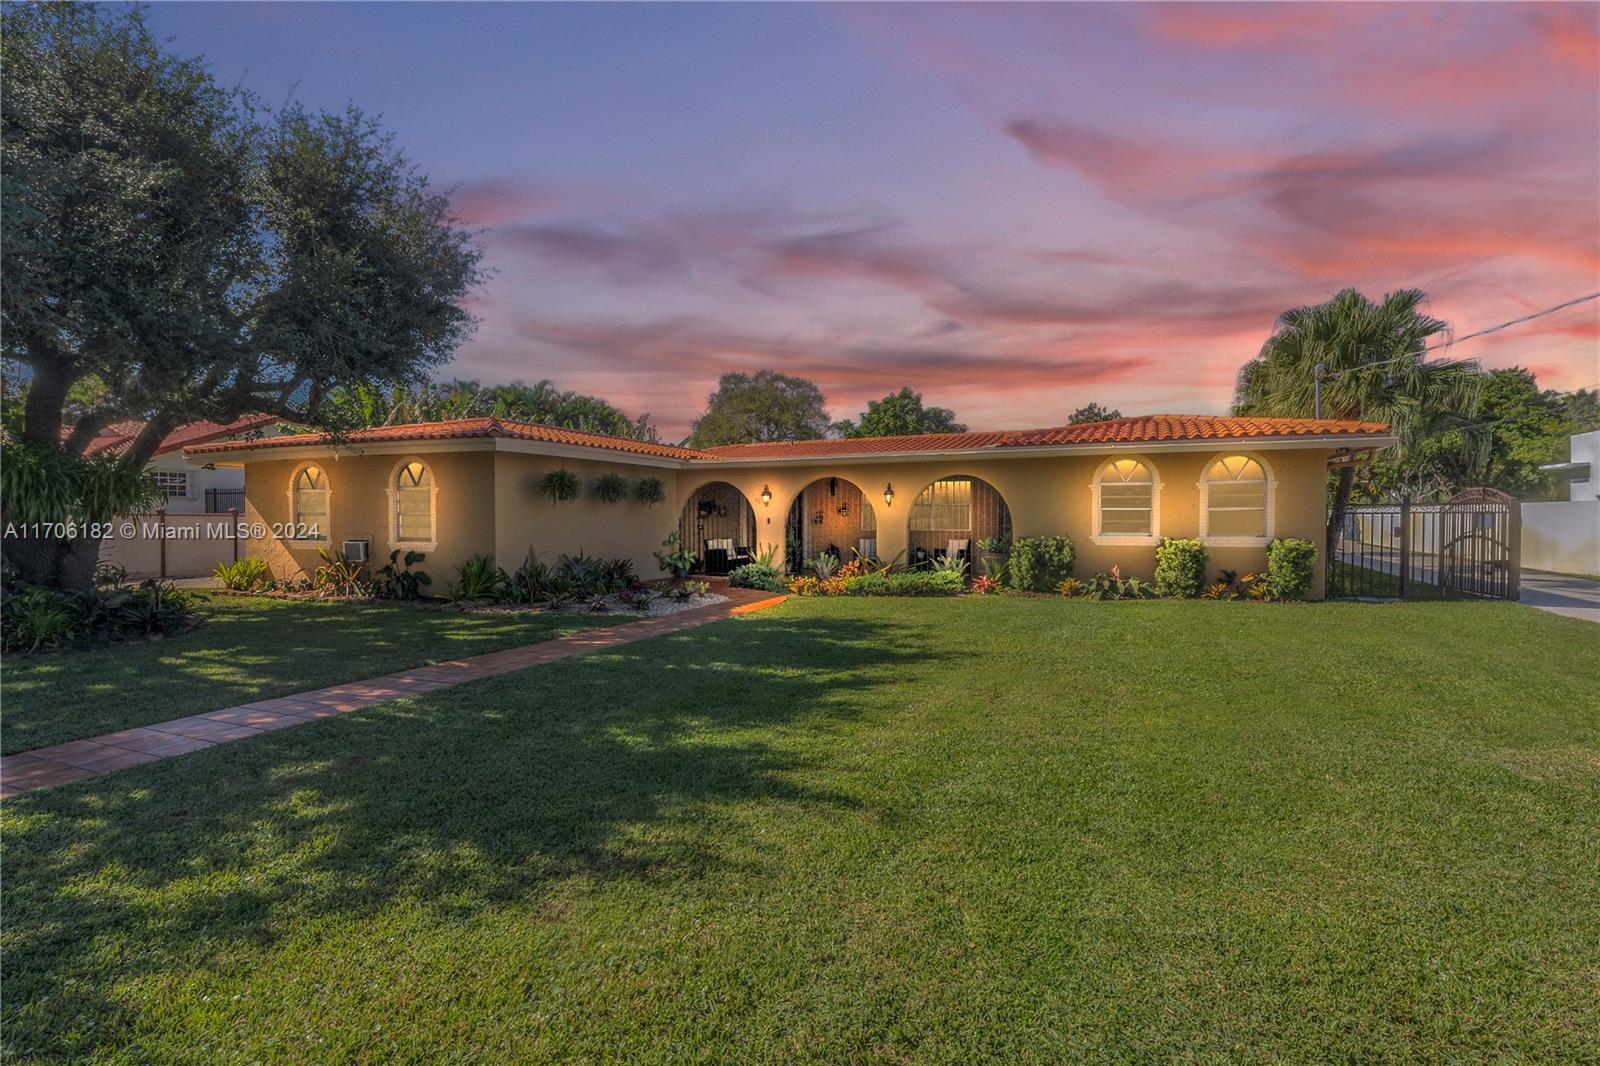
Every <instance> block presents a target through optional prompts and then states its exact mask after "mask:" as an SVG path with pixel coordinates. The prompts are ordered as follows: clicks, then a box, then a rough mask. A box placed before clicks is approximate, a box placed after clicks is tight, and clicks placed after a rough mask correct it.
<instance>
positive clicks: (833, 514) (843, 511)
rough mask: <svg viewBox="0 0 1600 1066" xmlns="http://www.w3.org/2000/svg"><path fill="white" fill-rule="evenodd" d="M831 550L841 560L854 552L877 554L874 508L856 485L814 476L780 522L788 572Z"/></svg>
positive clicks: (846, 559)
mask: <svg viewBox="0 0 1600 1066" xmlns="http://www.w3.org/2000/svg"><path fill="white" fill-rule="evenodd" d="M825 552H827V553H831V554H833V555H834V556H835V557H837V558H838V560H839V561H840V562H841V563H847V562H849V561H850V560H851V559H854V558H855V557H856V555H857V554H860V555H864V556H866V557H867V558H869V559H876V558H877V557H878V512H877V511H876V510H875V509H874V508H873V506H872V501H871V500H869V499H868V498H867V494H866V493H864V492H862V491H861V488H860V486H858V485H855V484H853V483H852V482H849V481H846V480H845V479H844V478H842V477H823V478H818V479H817V480H815V481H813V482H812V483H811V484H809V485H807V486H806V487H805V488H804V489H802V490H801V491H800V495H798V496H796V497H795V498H794V503H793V504H791V505H790V506H789V518H788V521H787V522H786V523H785V524H784V557H785V559H786V560H787V561H788V566H789V572H790V573H798V572H799V570H800V569H801V568H802V567H804V566H805V564H806V560H808V559H815V558H816V557H817V556H819V555H822V554H823V553H825Z"/></svg>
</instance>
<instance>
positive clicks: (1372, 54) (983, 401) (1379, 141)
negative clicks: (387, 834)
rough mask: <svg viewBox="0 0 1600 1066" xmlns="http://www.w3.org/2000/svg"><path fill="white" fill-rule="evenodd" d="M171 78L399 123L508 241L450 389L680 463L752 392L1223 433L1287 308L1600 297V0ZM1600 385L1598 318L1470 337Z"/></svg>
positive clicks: (371, 44)
mask: <svg viewBox="0 0 1600 1066" xmlns="http://www.w3.org/2000/svg"><path fill="white" fill-rule="evenodd" d="M149 21H150V23H151V25H152V26H153V27H154V28H155V29H156V31H157V32H158V33H161V34H163V35H170V36H171V37H172V38H173V40H172V47H173V48H174V49H175V50H177V51H179V52H181V53H186V54H196V53H198V54H203V55H205V56H206V57H207V59H208V60H209V61H210V63H211V65H212V68H213V70H214V72H215V74H216V75H217V76H218V78H219V79H220V80H222V81H223V82H225V83H229V84H234V83H237V84H242V85H244V86H245V87H247V88H250V89H252V90H254V91H255V92H257V93H259V94H261V96H262V97H264V98H265V99H266V100H267V101H268V102H271V103H277V102H281V101H283V100H285V99H288V98H290V97H291V96H292V97H294V98H298V99H299V100H301V101H302V102H304V103H306V104H308V105H311V106H318V107H337V106H342V105H343V104H344V103H346V102H347V101H352V102H355V103H357V104H359V105H361V106H362V107H364V108H366V109H367V110H369V111H371V112H376V113H381V114H382V116H383V120H384V122H385V124H386V125H387V126H388V127H389V128H390V129H392V130H393V131H394V132H395V133H396V135H397V137H398V140H399V142H400V143H401V144H402V145H403V146H404V147H405V149H406V151H407V152H408V153H409V154H410V155H411V156H412V158H413V159H414V160H415V161H416V162H417V164H418V165H419V166H420V167H421V169H422V170H424V171H425V172H427V173H428V174H429V175H431V177H432V179H433V180H434V181H435V182H437V183H438V184H440V185H441V186H445V187H450V188H453V190H454V193H453V196H454V203H455V204H456V207H457V210H458V212H459V214H460V216H461V217H462V219H463V220H465V221H467V222H469V223H471V224H472V225H473V226H475V227H482V228H484V230H485V232H484V234H483V243H484V247H485V249H486V252H487V259H488V263H489V265H490V266H491V267H492V268H493V269H494V270H495V272H496V273H495V276H494V278H493V279H492V281H490V282H489V284H488V285H487V286H486V287H485V288H484V290H483V291H482V292H481V293H480V294H479V295H478V296H477V297H476V298H475V299H474V300H473V310H474V312H475V313H476V314H477V316H478V317H479V318H480V319H481V324H480V326H479V329H478V332H477V335H476V337H475V338H474V339H473V340H472V341H471V342H470V343H469V344H468V345H467V346H466V347H464V348H463V349H462V350H461V351H460V353H459V354H458V356H457V358H456V360H455V362H454V363H453V364H451V365H450V366H449V367H447V368H446V369H445V371H444V374H445V375H446V376H463V377H478V378H481V379H482V380H484V381H486V382H503V381H512V380H523V381H528V382H532V381H535V380H538V379H540V378H546V377H548V378H552V379H554V380H555V382H556V383H557V384H558V385H560V386H561V387H563V388H575V389H580V390H583V391H586V392H593V393H595V394H598V395H601V396H604V397H606V398H607V399H609V400H611V401H612V402H614V403H616V404H618V405H619V406H621V407H622V408H623V409H624V410H626V411H628V412H629V413H630V414H638V413H640V412H644V411H648V412H649V413H650V414H651V416H652V418H653V420H654V421H655V422H656V423H657V424H658V425H659V426H660V427H661V429H662V431H663V433H664V435H666V436H669V437H675V436H679V435H681V434H682V433H684V432H685V431H686V430H687V428H688V424H689V422H690V420H691V419H692V418H693V417H694V416H695V415H696V414H697V413H698V412H699V411H700V410H701V409H702V408H703V407H704V403H705V396H706V393H707V392H708V391H709V390H710V389H711V388H712V387H713V386H714V385H715V382H716V379H717V377H718V375H720V374H722V373H724V372H726V371H729V370H756V369H761V368H766V367H771V368H775V369H778V370H782V371H785V372H788V373H793V374H799V375H802V376H805V377H808V378H811V379H813V380H815V381H816V382H817V383H818V384H820V385H821V386H822V388H823V391H824V392H825V393H826V395H827V396H828V398H829V401H830V406H831V410H832V413H833V415H834V416H835V417H844V416H853V415H854V414H855V413H856V412H857V411H858V410H859V409H860V408H861V406H862V405H863V402H864V401H865V400H867V399H869V398H876V397H878V396H881V395H883V394H884V393H886V392H890V391H893V390H896V389H898V388H899V387H900V386H901V385H905V384H909V385H911V386H913V387H914V388H916V389H918V390H919V391H921V392H923V394H924V396H925V398H926V400H927V401H928V402H930V403H937V404H941V405H943V406H946V407H951V408H954V409H955V411H956V412H957V414H958V415H959V416H960V417H961V418H962V420H963V421H965V422H967V423H969V424H970V425H971V426H972V427H973V428H975V429H977V428H999V427H1025V426H1043V425H1054V424H1059V423H1061V422H1063V421H1065V419H1066V416H1067V414H1068V413H1070V412H1071V411H1072V410H1073V409H1074V408H1075V407H1077V406H1079V405H1080V404H1083V403H1087V402H1089V401H1091V400H1094V401H1099V402H1100V403H1102V404H1106V405H1108V406H1115V407H1119V408H1121V410H1122V411H1123V413H1125V414H1138V413H1152V412H1192V413H1214V412H1220V411H1223V410H1225V409H1226V407H1227V404H1228V401H1229V398H1230V396H1231V393H1232V384H1233V379H1234V375H1235V373H1236V371H1237V369H1238V367H1239V365H1240V364H1241V363H1242V362H1243V361H1244V360H1245V359H1247V358H1249V357H1250V356H1251V355H1253V354H1254V353H1255V352H1256V350H1257V349H1258V348H1259V347H1260V345H1261V341H1262V339H1263V338H1264V337H1265V336H1266V334H1267V333H1268V331H1269V330H1270V328H1271V326H1272V323H1273V320H1274V318H1275V317H1276V316H1277V315H1278V313H1279V312H1280V311H1282V310H1283V309H1285V308H1287V307H1290V306H1293V305H1296V304H1302V303H1313V302H1318V301H1320V300H1323V299H1325V298H1327V297H1328V296H1329V295H1330V294H1332V293H1333V292H1334V291H1336V290H1337V289H1339V288H1342V287H1346V286H1356V287H1359V288H1360V289H1362V290H1363V291H1365V292H1367V293H1368V294H1369V295H1372V296H1378V295H1381V294H1382V293H1383V292H1384V291H1387V290H1390V289H1394V288H1400V287H1409V286H1416V287H1420V288H1423V289H1425V290H1427V291H1428V292H1429V293H1430V294H1431V296H1432V305H1431V310H1432V311H1433V313H1435V314H1437V315H1439V316H1441V317H1443V318H1446V319H1448V320H1450V321H1451V322H1452V323H1453V324H1454V326H1455V328H1456V331H1457V332H1458V333H1468V332H1471V331H1473V330H1476V329H1479V328H1482V327H1484V326H1489V325H1493V324H1495V323H1497V322H1500V321H1503V320H1505V319H1508V318H1512V317H1515V316H1517V315H1519V314H1525V313H1527V312H1529V311H1532V310H1536V309H1538V308H1541V307H1544V306H1547V305H1550V304H1554V303H1558V302H1561V301H1563V300H1566V299H1570V298H1572V297H1574V296H1579V295H1582V294H1584V293H1587V292H1592V291H1594V290H1596V289H1600V193H1597V189H1600V66H1597V64H1600V6H1596V5H1550V6H1542V5H1497V4H1463V5H1431V4H1425V5H1328V6H1322V5H1282V6H1277V5H1252V6H1237V7H1235V6H1221V5H1193V6H1176V5H1175V6H1165V5H1105V6H1102V5H1091V4H1075V5H1063V6H1043V5H1019V6H1008V5H992V4H991V5H982V6H959V5H943V6H926V7H924V6H915V5H901V4H896V5H874V6H865V5H861V6H840V7H833V6H766V5H762V6H728V5H695V6H664V5H663V6H624V5H595V6H568V5H512V4H488V5H468V4H432V5H423V4H417V5H404V6H398V5H396V6H391V5H385V4H346V5H308V4H301V5H254V4H222V5H208V4H191V5H161V6H157V7H156V8H155V9H153V10H151V11H150V12H149ZM1457 354H1459V355H1462V356H1466V355H1473V356H1478V357H1480V358H1481V359H1482V360H1483V362H1484V363H1485V365H1487V366H1504V365H1510V364H1521V365H1525V366H1529V367H1532V368H1534V369H1535V370H1536V371H1537V372H1538V374H1539V378H1540V381H1541V382H1542V383H1544V384H1546V385H1548V386H1553V387H1560V388H1578V387H1582V386H1589V385H1593V384H1595V383H1596V380H1597V379H1600V308H1597V306H1596V304H1595V303H1589V304H1586V305H1584V306H1582V307H1580V308H1576V309H1572V310H1569V311H1566V312H1563V313H1561V314H1559V315H1555V316H1551V317H1550V318H1547V319H1543V320H1541V321H1540V322H1539V323H1535V324H1533V325H1530V326H1525V327H1521V328H1518V329H1514V330H1510V331H1507V332H1506V333H1504V334H1501V335H1499V336H1497V337H1492V338H1486V339H1484V340H1474V341H1466V342H1464V343H1463V344H1461V345H1460V346H1459V348H1458V349H1457Z"/></svg>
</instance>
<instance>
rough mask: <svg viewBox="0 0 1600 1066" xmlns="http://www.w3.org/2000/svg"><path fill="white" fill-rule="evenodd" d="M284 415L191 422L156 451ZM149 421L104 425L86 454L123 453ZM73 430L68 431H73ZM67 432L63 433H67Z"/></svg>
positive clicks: (228, 434)
mask: <svg viewBox="0 0 1600 1066" xmlns="http://www.w3.org/2000/svg"><path fill="white" fill-rule="evenodd" d="M280 421H282V419H280V418H278V417H277V416H276V415H246V416H245V417H243V418H240V419H237V420H235V421H233V422H228V423H226V424H224V423H221V422H190V423H189V424H188V425H186V426H179V427H178V428H177V429H175V430H173V431H172V432H171V433H168V434H167V435H166V436H165V437H163V438H161V444H160V445H159V446H157V448H156V451H155V454H156V455H165V454H167V453H168V452H175V451H177V450H178V449H179V448H188V447H193V446H195V445H199V444H204V443H205V442H207V441H214V440H218V439H220V438H222V437H232V436H236V435H238V434H240V433H249V432H250V431H251V430H256V429H265V428H267V427H268V426H272V425H276V424H277V423H278V422H280ZM144 427H145V424H144V423H143V422H140V421H136V420H133V421H127V422H112V423H111V424H110V425H108V426H106V427H105V428H104V429H102V430H101V431H100V432H99V433H98V434H97V435H96V436H95V438H94V439H93V440H91V441H90V442H89V444H88V446H87V447H86V448H84V449H83V454H84V455H85V456H88V457H89V458H93V457H95V456H97V455H120V454H122V451H123V449H125V448H127V446H128V445H130V444H132V443H133V440H134V438H135V437H137V436H138V435H139V434H140V432H142V431H143V430H144ZM70 432H71V430H67V431H65V433H70ZM65 433H64V434H63V437H64V436H65Z"/></svg>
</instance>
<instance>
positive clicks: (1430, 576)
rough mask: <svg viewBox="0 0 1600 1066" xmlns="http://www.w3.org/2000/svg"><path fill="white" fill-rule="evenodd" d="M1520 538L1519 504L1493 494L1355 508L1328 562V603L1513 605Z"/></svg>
mask: <svg viewBox="0 0 1600 1066" xmlns="http://www.w3.org/2000/svg"><path fill="white" fill-rule="evenodd" d="M1521 535H1522V507H1521V504H1519V503H1518V502H1517V500H1516V499H1515V498H1514V497H1511V496H1507V495H1506V494H1505V493H1503V492H1500V491H1498V490H1496V489H1467V490H1466V491H1464V492H1461V493H1458V494H1457V495H1456V496H1454V497H1453V498H1452V499H1451V500H1450V501H1449V502H1448V503H1437V504H1413V503H1412V502H1411V501H1410V500H1409V499H1402V500H1401V501H1400V502H1399V503H1380V504H1369V505H1362V506H1358V507H1352V508H1350V510H1349V512H1348V513H1346V514H1345V516H1344V521H1343V522H1342V523H1341V525H1340V528H1339V530H1338V532H1337V536H1336V538H1335V541H1334V545H1333V551H1332V552H1331V553H1330V554H1329V557H1328V595H1330V596H1378V597H1400V598H1403V599H1445V598H1448V597H1459V596H1477V597H1483V598H1488V599H1501V600H1514V599H1516V598H1517V595H1518V593H1519V592H1520V591H1521V588H1520V586H1521V579H1522V573H1521V565H1520V562H1519V559H1520V556H1521Z"/></svg>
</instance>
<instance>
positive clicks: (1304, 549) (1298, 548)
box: [1267, 537, 1317, 600]
mask: <svg viewBox="0 0 1600 1066" xmlns="http://www.w3.org/2000/svg"><path fill="white" fill-rule="evenodd" d="M1316 565H1317V546H1316V545H1315V544H1313V543H1311V542H1310V541H1309V540H1300V539H1299V538H1296V537H1279V538H1278V539H1276V540H1274V541H1273V542H1272V543H1271V544H1269V545H1267V587H1268V589H1270V590H1271V592H1272V595H1273V596H1275V597H1276V598H1278V599H1280V600H1298V599H1299V598H1300V597H1302V596H1304V595H1305V594H1306V590H1307V589H1309V588H1310V587H1311V577H1312V575H1313V574H1314V573H1315V568H1316Z"/></svg>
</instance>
